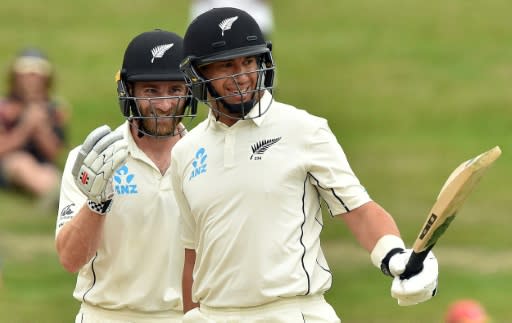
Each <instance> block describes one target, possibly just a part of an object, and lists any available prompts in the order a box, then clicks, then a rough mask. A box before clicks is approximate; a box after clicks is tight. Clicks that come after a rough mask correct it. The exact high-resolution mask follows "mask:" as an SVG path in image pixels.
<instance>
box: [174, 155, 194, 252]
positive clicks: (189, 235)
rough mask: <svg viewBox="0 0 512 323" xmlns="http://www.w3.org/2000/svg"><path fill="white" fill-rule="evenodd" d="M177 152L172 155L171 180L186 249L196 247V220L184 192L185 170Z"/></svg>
mask: <svg viewBox="0 0 512 323" xmlns="http://www.w3.org/2000/svg"><path fill="white" fill-rule="evenodd" d="M174 156H175V154H173V155H172V157H171V169H170V171H171V181H172V188H173V192H174V197H175V199H176V203H177V204H178V208H179V211H180V212H179V213H180V229H181V230H180V232H181V240H182V242H183V246H184V247H185V248H186V249H193V250H195V249H196V243H195V240H196V239H195V229H196V221H195V218H194V216H193V215H192V211H191V210H190V206H189V204H188V200H187V197H186V196H185V193H184V192H183V185H182V184H183V171H182V170H181V168H180V167H179V162H178V161H177V160H176V159H174Z"/></svg>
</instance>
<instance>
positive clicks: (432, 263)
mask: <svg viewBox="0 0 512 323" xmlns="http://www.w3.org/2000/svg"><path fill="white" fill-rule="evenodd" d="M411 252H412V250H411V249H406V250H405V251H404V252H401V253H396V254H395V255H394V256H392V257H391V258H390V259H389V264H388V267H389V272H390V273H391V274H392V275H393V277H394V278H393V283H392V285H391V296H393V298H396V299H397V300H398V305H401V306H409V305H414V304H418V303H422V302H425V301H427V300H429V299H431V298H432V297H433V296H434V295H435V294H436V289H437V277H438V274H439V269H438V263H437V259H436V257H435V256H434V254H433V253H432V251H430V252H429V253H428V255H427V257H426V258H425V260H424V261H423V269H422V270H421V271H420V272H419V273H417V274H416V275H414V276H412V277H410V278H408V279H400V274H402V273H403V272H404V270H405V266H406V264H407V262H408V261H409V257H410V256H411Z"/></svg>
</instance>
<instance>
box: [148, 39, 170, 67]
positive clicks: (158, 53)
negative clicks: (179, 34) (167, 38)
mask: <svg viewBox="0 0 512 323" xmlns="http://www.w3.org/2000/svg"><path fill="white" fill-rule="evenodd" d="M172 46H174V43H172V44H165V45H159V46H156V47H154V48H153V49H152V50H151V54H153V58H152V59H151V63H153V61H154V60H155V58H162V57H163V56H164V54H165V52H166V51H168V50H169V49H170V48H171V47H172Z"/></svg>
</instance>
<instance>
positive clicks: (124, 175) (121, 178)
mask: <svg viewBox="0 0 512 323" xmlns="http://www.w3.org/2000/svg"><path fill="white" fill-rule="evenodd" d="M134 177H135V175H134V174H130V171H129V170H128V166H127V165H124V166H121V167H119V169H118V170H116V173H115V175H114V182H115V184H114V188H115V190H116V193H117V195H133V194H138V193H139V191H138V189H137V184H136V183H135V182H134V181H133V179H134Z"/></svg>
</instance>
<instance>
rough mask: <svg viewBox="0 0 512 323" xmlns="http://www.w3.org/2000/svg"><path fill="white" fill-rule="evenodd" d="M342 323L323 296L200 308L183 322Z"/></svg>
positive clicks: (185, 317) (190, 313)
mask: <svg viewBox="0 0 512 323" xmlns="http://www.w3.org/2000/svg"><path fill="white" fill-rule="evenodd" d="M269 322H272V323H304V322H305V323H340V322H341V320H340V319H339V318H338V316H337V315H336V312H335V311H334V309H333V308H332V306H331V305H329V304H328V303H327V302H326V301H325V299H324V297H323V295H314V296H296V297H290V298H283V299H281V300H278V301H275V302H272V303H269V304H265V305H261V306H254V307H250V308H229V309H215V308H211V307H208V306H204V305H201V306H200V307H198V308H195V309H193V310H191V311H188V312H187V313H186V314H185V316H184V317H183V323H269Z"/></svg>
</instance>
